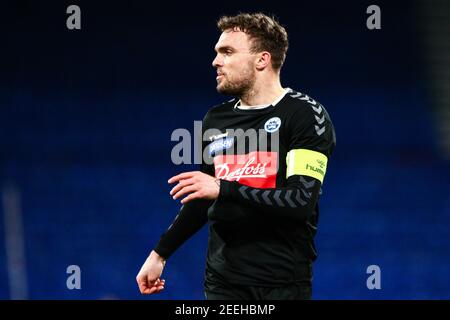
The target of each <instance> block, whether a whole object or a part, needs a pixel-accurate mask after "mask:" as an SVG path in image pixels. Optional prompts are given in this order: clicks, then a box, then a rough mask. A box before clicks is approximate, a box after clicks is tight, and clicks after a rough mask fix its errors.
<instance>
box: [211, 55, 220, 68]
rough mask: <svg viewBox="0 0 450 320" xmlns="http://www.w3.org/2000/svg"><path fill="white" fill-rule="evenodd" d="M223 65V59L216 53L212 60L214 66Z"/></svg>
mask: <svg viewBox="0 0 450 320" xmlns="http://www.w3.org/2000/svg"><path fill="white" fill-rule="evenodd" d="M221 65H222V61H221V59H220V55H216V57H215V58H214V60H213V62H212V66H213V67H214V68H217V67H220V66H221Z"/></svg>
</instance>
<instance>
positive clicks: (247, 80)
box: [216, 67, 255, 97]
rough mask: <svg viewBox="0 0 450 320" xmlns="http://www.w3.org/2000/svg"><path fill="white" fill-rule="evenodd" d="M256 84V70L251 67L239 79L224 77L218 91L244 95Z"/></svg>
mask: <svg viewBox="0 0 450 320" xmlns="http://www.w3.org/2000/svg"><path fill="white" fill-rule="evenodd" d="M254 84H255V71H254V70H252V69H251V68H250V67H249V68H248V69H247V70H245V74H244V75H243V76H242V77H241V78H240V79H238V80H235V81H233V80H231V81H230V80H229V79H226V76H224V77H223V79H222V81H221V82H220V83H219V84H217V87H216V89H217V91H218V92H220V93H222V94H225V95H230V96H236V97H242V96H245V95H247V94H248V93H249V92H250V91H251V90H252V88H253V86H254Z"/></svg>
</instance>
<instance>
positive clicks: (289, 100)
mask: <svg viewBox="0 0 450 320" xmlns="http://www.w3.org/2000/svg"><path fill="white" fill-rule="evenodd" d="M237 103H238V102H237V100H231V101H229V102H226V103H223V104H221V105H219V106H216V107H213V108H212V109H210V110H209V111H208V113H207V114H206V116H205V118H204V119H203V128H202V132H203V135H204V142H203V150H204V151H203V156H204V157H203V158H204V162H203V164H202V166H201V170H202V171H203V172H204V173H207V174H210V175H212V176H215V177H216V178H218V179H220V193H219V197H218V199H216V200H215V201H211V200H193V201H191V202H189V203H187V204H185V205H184V206H182V208H181V210H180V212H179V214H178V215H177V217H176V219H175V221H174V223H173V224H172V225H171V226H170V227H169V229H168V230H167V231H166V232H165V233H164V234H163V235H162V237H161V239H160V241H159V243H158V245H157V246H156V248H155V251H156V252H158V253H159V254H160V255H161V256H163V257H165V258H168V257H169V256H170V255H171V254H172V253H173V252H174V251H175V250H176V249H177V248H178V247H179V246H180V245H181V244H183V243H184V241H186V240H187V239H188V238H189V237H191V236H192V235H193V234H194V233H195V232H197V231H198V230H199V229H200V228H201V227H202V226H203V225H204V224H205V223H207V222H208V221H209V242H208V254H207V263H206V274H207V275H208V274H212V275H214V276H215V277H220V278H223V279H225V280H226V281H228V282H230V283H239V284H247V285H254V286H267V287H271V286H283V285H286V284H288V283H292V282H295V281H310V280H311V277H312V269H311V265H312V262H313V261H314V260H315V259H316V257H317V253H316V249H315V247H314V236H315V234H316V229H317V223H318V216H319V204H318V203H319V200H318V199H319V195H320V193H321V186H322V183H323V180H324V177H325V173H326V168H327V163H328V158H329V157H330V155H331V153H332V152H333V149H334V147H335V144H336V138H335V132H334V128H333V124H332V122H331V120H330V117H329V115H328V113H327V112H326V110H325V108H324V107H323V106H322V105H321V104H320V103H319V102H317V101H316V100H314V99H312V98H310V97H309V96H307V95H305V94H302V93H300V92H296V91H293V90H291V89H289V90H287V93H286V94H285V95H284V96H283V97H282V98H281V100H279V101H278V102H277V103H273V104H272V105H270V106H268V107H265V108H260V109H241V108H238V107H237Z"/></svg>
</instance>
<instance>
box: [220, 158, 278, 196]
mask: <svg viewBox="0 0 450 320" xmlns="http://www.w3.org/2000/svg"><path fill="white" fill-rule="evenodd" d="M277 162H278V153H277V152H261V151H253V152H250V153H247V154H242V155H217V156H215V157H214V167H215V175H216V178H219V179H224V180H228V181H237V182H239V183H240V184H243V185H246V186H249V187H254V188H275V186H276V178H277V170H278V163H277Z"/></svg>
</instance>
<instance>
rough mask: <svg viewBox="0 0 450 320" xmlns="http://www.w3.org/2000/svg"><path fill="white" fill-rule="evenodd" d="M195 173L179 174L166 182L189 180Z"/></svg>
mask: <svg viewBox="0 0 450 320" xmlns="http://www.w3.org/2000/svg"><path fill="white" fill-rule="evenodd" d="M196 173H197V171H189V172H183V173H180V174H179V175H176V176H174V177H172V178H170V179H169V180H168V181H167V182H168V183H175V182H177V181H179V180H181V179H189V178H192V177H193V176H194V175H195V174H196Z"/></svg>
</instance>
